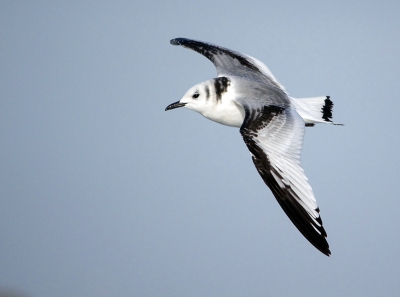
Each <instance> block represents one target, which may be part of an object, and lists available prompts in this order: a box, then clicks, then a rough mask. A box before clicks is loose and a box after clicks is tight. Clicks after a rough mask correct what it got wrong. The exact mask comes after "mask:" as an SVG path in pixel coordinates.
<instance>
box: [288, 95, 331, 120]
mask: <svg viewBox="0 0 400 297" xmlns="http://www.w3.org/2000/svg"><path fill="white" fill-rule="evenodd" d="M290 101H291V102H292V103H293V105H294V107H295V108H296V111H297V112H298V114H299V115H300V116H301V117H302V118H303V120H304V122H305V123H306V126H314V125H315V124H317V123H325V124H334V123H333V122H332V107H333V102H332V101H331V99H330V97H329V96H321V97H313V98H290Z"/></svg>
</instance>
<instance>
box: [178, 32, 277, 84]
mask: <svg viewBox="0 0 400 297" xmlns="http://www.w3.org/2000/svg"><path fill="white" fill-rule="evenodd" d="M171 44H172V45H180V46H183V47H185V48H189V49H192V50H194V51H196V52H198V53H200V54H202V55H203V56H205V57H206V58H208V59H209V60H210V61H211V62H213V64H214V65H215V67H216V68H217V73H218V76H237V77H241V78H246V79H249V80H252V81H257V82H261V83H264V84H267V85H268V86H270V87H272V88H278V89H280V90H281V91H283V92H284V90H285V89H284V87H283V86H282V85H281V84H280V83H279V82H278V81H277V80H276V79H275V77H274V76H273V75H272V73H271V72H270V71H269V69H268V68H267V66H265V65H264V64H263V63H262V62H260V61H258V60H257V59H255V58H253V57H250V56H248V55H245V54H241V53H238V52H235V51H232V50H230V49H227V48H224V47H221V46H218V45H214V44H211V43H207V42H203V41H199V40H192V39H187V38H175V39H172V40H171Z"/></svg>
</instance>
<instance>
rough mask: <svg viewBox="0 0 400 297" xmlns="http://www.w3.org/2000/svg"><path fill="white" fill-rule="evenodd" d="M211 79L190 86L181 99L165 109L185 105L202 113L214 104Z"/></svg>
mask: <svg viewBox="0 0 400 297" xmlns="http://www.w3.org/2000/svg"><path fill="white" fill-rule="evenodd" d="M211 82H212V81H205V82H202V83H199V84H197V85H195V86H193V87H191V88H190V89H189V90H188V91H187V92H186V94H185V95H184V96H183V97H182V99H181V100H179V101H177V102H174V103H172V104H170V105H168V106H167V108H166V109H165V110H170V109H174V108H178V107H183V106H184V107H186V108H189V109H191V110H194V111H197V112H199V113H203V112H204V111H205V110H207V109H209V108H212V106H214V105H215V103H216V100H215V91H214V89H213V88H212V86H211Z"/></svg>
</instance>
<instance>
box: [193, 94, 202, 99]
mask: <svg viewBox="0 0 400 297" xmlns="http://www.w3.org/2000/svg"><path fill="white" fill-rule="evenodd" d="M199 96H200V94H199V93H197V92H196V93H194V94H193V96H192V98H193V99H196V98H198V97H199Z"/></svg>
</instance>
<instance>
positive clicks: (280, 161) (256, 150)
mask: <svg viewBox="0 0 400 297" xmlns="http://www.w3.org/2000/svg"><path fill="white" fill-rule="evenodd" d="M171 44H172V45H180V46H183V47H185V48H189V49H191V50H194V51H196V52H198V53H200V54H202V55H203V56H205V57H206V58H208V59H209V60H210V61H211V62H212V63H213V64H214V66H215V67H216V69H217V74H218V77H217V78H213V79H211V80H208V81H205V82H202V83H199V84H197V85H195V86H194V87H192V88H190V89H189V90H188V91H187V92H186V94H185V95H184V96H183V98H182V99H181V100H179V101H177V102H175V103H172V104H170V105H168V106H167V108H166V109H165V110H170V109H174V108H178V107H186V108H189V109H192V110H194V111H197V112H198V113H200V114H202V115H203V116H204V117H206V118H208V119H210V120H212V121H215V122H217V123H220V124H223V125H227V126H232V127H238V128H240V134H241V135H242V137H243V140H244V142H245V143H246V145H247V147H248V149H249V150H250V153H251V156H252V159H253V162H254V165H255V166H256V169H257V170H258V173H259V174H260V175H261V177H262V179H263V180H264V182H265V183H266V184H267V186H268V187H269V188H270V189H271V191H272V193H273V194H274V196H275V198H276V200H277V201H278V203H279V204H280V206H281V207H282V209H283V210H284V211H285V213H286V215H287V216H288V217H289V218H290V220H291V221H292V222H293V224H294V225H295V226H296V227H297V229H298V230H299V231H300V232H301V233H302V234H303V235H304V237H305V238H306V239H307V240H308V241H309V242H310V243H311V244H312V245H314V246H315V247H316V248H317V249H318V250H319V251H321V252H322V253H324V254H325V255H327V256H329V255H330V254H331V252H330V250H329V245H328V242H327V241H326V237H327V234H326V232H325V229H324V227H323V225H322V220H321V217H320V214H319V212H320V211H319V208H318V206H317V202H316V200H315V197H314V193H313V190H312V189H311V186H310V185H309V183H308V179H307V177H306V176H305V174H304V170H303V168H302V167H301V162H300V154H301V148H302V143H303V136H304V130H305V127H308V126H314V125H315V124H318V123H327V124H334V123H333V122H332V120H331V119H332V107H333V103H332V101H331V100H330V97H329V96H321V97H314V98H304V99H296V98H292V97H290V96H289V95H288V93H287V92H286V91H285V88H284V87H283V86H282V85H281V84H280V83H279V82H278V81H277V80H276V79H275V77H274V76H273V75H272V73H271V72H270V71H269V69H268V68H267V66H265V65H264V64H263V63H262V62H260V61H258V60H257V59H255V58H253V57H250V56H248V55H245V54H241V53H239V52H235V51H232V50H229V49H227V48H223V47H220V46H217V45H213V44H211V43H207V42H202V41H198V40H191V39H186V38H176V39H172V40H171Z"/></svg>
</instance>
